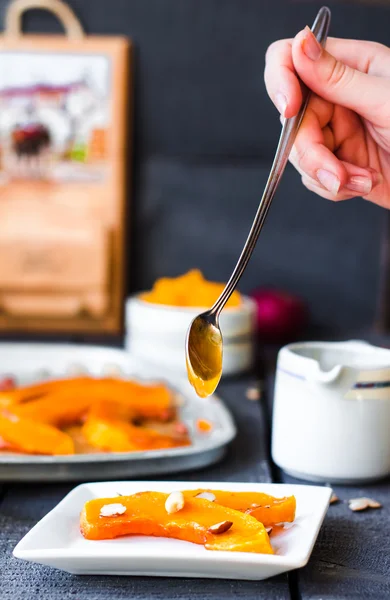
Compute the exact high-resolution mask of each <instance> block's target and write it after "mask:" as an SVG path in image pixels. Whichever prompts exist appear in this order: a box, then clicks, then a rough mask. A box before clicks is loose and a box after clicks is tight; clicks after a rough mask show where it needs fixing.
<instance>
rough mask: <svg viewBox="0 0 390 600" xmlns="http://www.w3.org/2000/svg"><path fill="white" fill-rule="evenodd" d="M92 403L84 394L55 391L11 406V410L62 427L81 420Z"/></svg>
mask: <svg viewBox="0 0 390 600" xmlns="http://www.w3.org/2000/svg"><path fill="white" fill-rule="evenodd" d="M90 405H91V400H90V399H89V398H84V397H83V396H82V395H80V396H78V395H75V396H74V397H69V396H68V395H67V394H66V393H61V392H55V393H53V394H47V395H46V396H43V397H41V398H38V399H37V400H31V401H30V402H24V403H23V404H19V405H17V406H10V407H9V410H10V412H12V413H13V414H15V415H17V416H18V417H20V418H23V419H31V420H32V421H38V422H39V423H46V424H48V425H53V426H56V427H62V426H65V425H71V424H72V423H76V422H78V421H80V419H81V418H82V417H83V416H84V415H85V414H86V413H87V411H88V409H89V407H90Z"/></svg>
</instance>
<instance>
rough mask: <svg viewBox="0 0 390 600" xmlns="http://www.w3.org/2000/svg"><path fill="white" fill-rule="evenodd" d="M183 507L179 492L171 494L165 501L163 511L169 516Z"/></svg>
mask: <svg viewBox="0 0 390 600" xmlns="http://www.w3.org/2000/svg"><path fill="white" fill-rule="evenodd" d="M183 507H184V496H183V494H182V493H181V492H172V494H169V496H168V498H167V499H166V500H165V510H166V511H167V513H168V514H169V515H171V514H173V513H176V512H179V510H181V509H182V508H183Z"/></svg>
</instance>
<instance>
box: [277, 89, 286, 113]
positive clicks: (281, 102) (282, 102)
mask: <svg viewBox="0 0 390 600" xmlns="http://www.w3.org/2000/svg"><path fill="white" fill-rule="evenodd" d="M275 103H276V106H277V107H278V111H279V112H280V114H281V115H282V117H284V113H285V112H286V108H287V98H286V96H285V95H284V94H282V92H278V93H277V94H276V96H275Z"/></svg>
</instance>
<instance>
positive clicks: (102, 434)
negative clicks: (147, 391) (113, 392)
mask: <svg viewBox="0 0 390 600" xmlns="http://www.w3.org/2000/svg"><path fill="white" fill-rule="evenodd" d="M133 411H134V409H133V408H132V407H130V406H129V405H127V404H124V403H122V402H116V401H111V402H100V403H97V404H96V405H94V406H93V407H92V408H91V409H90V411H89V413H88V416H87V419H86V421H85V423H84V425H83V427H82V433H83V435H84V438H85V440H86V441H87V442H88V443H89V444H90V445H91V446H93V447H95V448H98V449H99V450H105V451H111V452H133V451H141V450H160V449H162V448H175V447H178V446H185V445H188V444H189V440H188V438H183V436H181V437H180V438H179V437H174V436H172V435H167V434H163V433H160V432H158V431H155V430H154V429H149V428H147V427H146V426H137V425H134V424H133V423H132V422H131V419H132V418H133V419H134V412H133Z"/></svg>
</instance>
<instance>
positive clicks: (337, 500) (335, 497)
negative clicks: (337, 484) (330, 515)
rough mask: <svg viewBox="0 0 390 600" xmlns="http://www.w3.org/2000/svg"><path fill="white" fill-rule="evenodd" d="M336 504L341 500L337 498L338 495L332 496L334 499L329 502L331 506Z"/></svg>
mask: <svg viewBox="0 0 390 600" xmlns="http://www.w3.org/2000/svg"><path fill="white" fill-rule="evenodd" d="M336 502H340V498H339V497H338V496H336V494H332V497H331V499H330V500H329V504H336Z"/></svg>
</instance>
